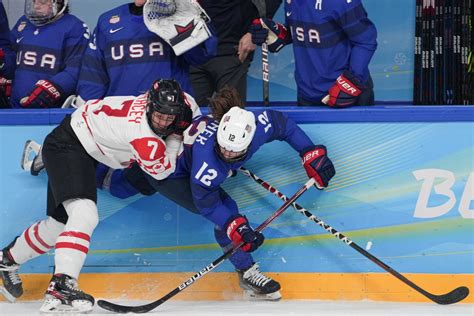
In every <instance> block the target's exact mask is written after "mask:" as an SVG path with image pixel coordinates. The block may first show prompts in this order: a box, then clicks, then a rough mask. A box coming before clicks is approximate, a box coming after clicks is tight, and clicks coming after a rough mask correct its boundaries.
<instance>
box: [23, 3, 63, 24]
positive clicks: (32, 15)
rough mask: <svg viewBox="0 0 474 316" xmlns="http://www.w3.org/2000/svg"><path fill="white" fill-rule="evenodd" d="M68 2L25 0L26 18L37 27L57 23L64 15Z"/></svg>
mask: <svg viewBox="0 0 474 316" xmlns="http://www.w3.org/2000/svg"><path fill="white" fill-rule="evenodd" d="M67 5H68V0H25V16H26V18H27V19H28V20H29V21H30V22H31V23H33V24H34V25H36V26H42V25H45V24H48V23H51V22H53V21H55V20H56V19H57V18H58V17H59V16H60V15H61V14H63V13H64V11H65V10H66V8H67Z"/></svg>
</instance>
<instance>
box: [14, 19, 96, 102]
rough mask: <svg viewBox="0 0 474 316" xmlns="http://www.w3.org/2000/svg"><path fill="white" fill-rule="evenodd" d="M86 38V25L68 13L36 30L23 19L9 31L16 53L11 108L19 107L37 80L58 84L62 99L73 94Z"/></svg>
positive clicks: (87, 30) (87, 31)
mask: <svg viewBox="0 0 474 316" xmlns="http://www.w3.org/2000/svg"><path fill="white" fill-rule="evenodd" d="M89 38H90V34H89V29H88V28H87V26H86V24H84V23H83V22H82V21H81V20H79V19H78V18H76V17H75V16H73V15H71V14H65V15H64V16H62V17H61V18H59V19H58V20H56V21H54V22H52V23H49V24H46V25H43V26H39V27H38V26H35V25H34V24H32V23H31V22H30V21H28V19H27V18H26V17H25V16H22V17H21V18H20V19H19V20H18V22H17V23H16V25H15V26H14V27H13V29H12V31H11V42H12V45H13V49H14V51H15V52H16V69H15V74H14V80H13V87H12V96H11V99H10V102H11V106H12V107H13V108H19V107H20V99H22V98H23V97H25V96H28V95H29V94H30V93H31V91H32V90H33V89H34V87H35V83H36V82H37V81H38V80H40V79H48V80H49V81H51V82H52V83H53V84H55V85H57V86H58V87H59V88H60V90H61V91H62V93H63V98H64V99H65V98H66V97H67V96H69V95H71V94H74V93H75V91H76V85H77V79H78V77H79V69H80V66H81V60H82V56H83V53H84V50H85V48H86V46H87V42H88V40H89Z"/></svg>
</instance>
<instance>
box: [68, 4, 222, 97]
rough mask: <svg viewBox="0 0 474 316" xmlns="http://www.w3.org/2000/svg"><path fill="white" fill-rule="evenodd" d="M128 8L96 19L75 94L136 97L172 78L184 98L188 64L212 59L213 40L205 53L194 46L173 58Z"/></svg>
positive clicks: (169, 51) (214, 41) (163, 44)
mask: <svg viewBox="0 0 474 316" xmlns="http://www.w3.org/2000/svg"><path fill="white" fill-rule="evenodd" d="M131 8H132V7H131V4H125V5H122V6H119V7H117V8H115V9H112V10H110V11H108V12H106V13H104V14H102V15H101V16H100V17H99V21H98V23H97V27H96V29H95V30H94V34H93V36H92V39H91V42H90V43H89V47H88V48H87V50H86V53H85V57H84V61H83V64H82V69H81V73H80V78H79V84H78V89H77V90H78V94H79V95H80V96H81V98H82V99H84V100H90V99H97V98H103V97H105V96H118V95H135V96H136V95H139V94H142V93H143V92H145V91H146V90H148V89H149V88H150V86H151V84H152V82H153V81H154V80H156V79H158V78H173V79H175V80H177V81H178V82H179V83H180V84H181V86H182V88H183V90H184V91H186V92H188V93H190V92H191V91H192V89H191V84H190V81H189V76H188V69H189V65H190V64H200V63H203V62H205V61H207V60H208V58H210V57H212V56H213V55H214V54H215V51H216V47H217V39H216V38H214V37H211V38H210V39H208V40H207V41H206V42H205V46H206V48H203V46H202V45H198V46H197V47H195V48H193V49H191V50H189V51H188V52H186V53H185V54H183V55H181V56H179V57H178V56H176V55H175V54H174V52H173V49H172V48H171V47H170V46H169V45H168V44H167V43H166V42H165V41H164V40H162V39H161V38H160V37H158V36H157V35H155V34H154V33H152V32H150V31H149V30H148V29H147V27H146V26H145V23H144V22H143V15H141V14H132V12H131V11H130V10H131ZM190 94H192V93H190Z"/></svg>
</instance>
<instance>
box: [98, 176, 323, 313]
mask: <svg viewBox="0 0 474 316" xmlns="http://www.w3.org/2000/svg"><path fill="white" fill-rule="evenodd" d="M314 183H315V180H314V178H311V179H309V180H308V181H307V182H306V183H305V184H304V185H303V187H301V188H300V189H299V190H298V191H297V192H296V193H295V194H294V195H293V196H292V197H290V198H289V199H288V200H287V201H286V202H285V203H283V205H282V206H281V207H280V208H279V209H278V210H276V211H275V212H274V213H273V214H272V215H271V216H270V217H269V218H267V219H266V220H265V221H264V222H263V223H262V224H260V225H259V226H258V227H257V228H256V229H255V231H258V232H261V231H262V230H263V229H265V228H266V227H267V226H268V225H270V223H271V222H273V221H274V220H275V219H276V218H277V217H279V216H280V215H281V214H282V213H283V212H284V211H285V210H286V209H287V208H288V207H289V206H290V205H291V204H292V203H293V202H295V201H296V200H297V199H298V198H299V197H300V196H301V195H302V194H303V193H304V192H306V191H307V190H308V189H309V188H311V187H312V186H313V185H314ZM244 244H245V242H241V243H240V245H238V246H234V247H233V248H232V249H229V250H228V251H227V252H225V253H224V254H223V255H222V256H220V257H219V258H217V259H216V260H214V261H213V262H212V263H210V264H208V265H207V266H206V267H204V268H203V269H202V270H200V271H199V272H197V273H196V274H195V275H193V276H192V277H190V278H189V279H187V280H186V281H184V282H183V283H181V284H180V285H179V286H178V287H177V288H175V289H174V290H172V291H171V292H169V293H168V294H166V295H165V296H163V297H162V298H160V299H158V300H156V301H154V302H152V303H149V304H146V305H140V306H124V305H118V304H114V303H111V302H108V301H104V300H99V301H98V302H97V305H99V306H100V307H102V308H103V309H106V310H109V311H112V312H116V313H146V312H149V311H151V310H153V309H155V308H156V307H158V306H160V305H161V304H163V303H164V302H166V301H167V300H169V299H170V298H172V297H173V296H175V295H176V294H178V293H179V292H181V291H183V290H184V289H186V288H188V287H189V286H191V285H192V284H194V282H195V281H197V280H199V279H200V278H202V277H203V276H204V275H206V274H208V273H209V272H211V271H212V270H214V269H215V268H216V267H217V266H219V265H220V264H221V263H222V262H224V261H225V260H226V259H228V258H229V257H230V256H232V254H234V253H235V252H236V251H237V250H238V249H239V248H240V247H242V246H243V245H244Z"/></svg>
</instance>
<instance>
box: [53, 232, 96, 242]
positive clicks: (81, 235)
mask: <svg viewBox="0 0 474 316" xmlns="http://www.w3.org/2000/svg"><path fill="white" fill-rule="evenodd" d="M59 236H66V237H76V238H81V239H84V240H85V241H90V240H91V237H90V236H89V235H87V234H84V233H81V232H73V231H67V232H62V233H61V234H60V235H59Z"/></svg>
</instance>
